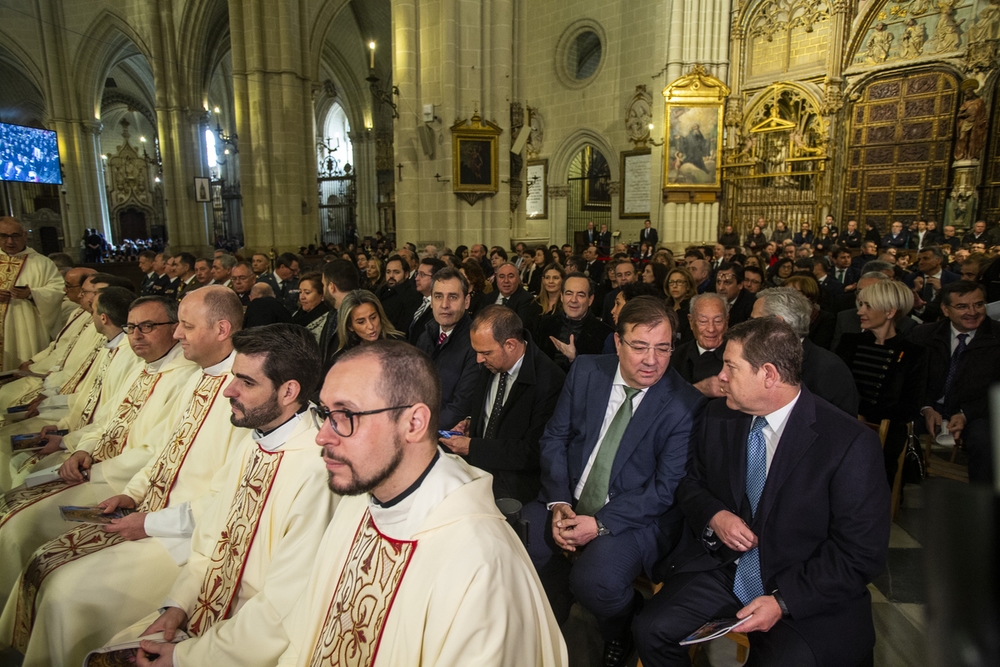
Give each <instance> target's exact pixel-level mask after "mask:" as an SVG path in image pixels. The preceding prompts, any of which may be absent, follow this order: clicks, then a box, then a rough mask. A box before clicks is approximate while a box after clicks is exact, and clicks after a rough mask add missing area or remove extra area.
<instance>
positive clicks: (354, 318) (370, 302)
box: [333, 289, 403, 363]
mask: <svg viewBox="0 0 1000 667" xmlns="http://www.w3.org/2000/svg"><path fill="white" fill-rule="evenodd" d="M402 337H403V334H402V333H400V332H399V331H396V329H395V327H393V326H392V322H390V321H389V319H388V318H387V317H386V316H385V311H384V310H383V309H382V303H381V302H380V301H379V300H378V297H376V296H375V295H374V294H372V293H371V292H369V291H368V290H363V289H356V290H354V291H352V292H349V293H348V294H347V296H345V297H344V300H343V301H341V302H340V308H339V309H338V310H337V341H338V342H337V352H336V353H335V354H334V355H333V363H337V358H338V357H340V356H341V355H342V354H343V353H344V352H346V351H347V350H350V349H351V348H352V347H357V346H358V345H367V344H369V343H374V342H375V341H377V340H382V339H385V338H402Z"/></svg>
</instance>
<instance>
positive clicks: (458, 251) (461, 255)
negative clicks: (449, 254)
mask: <svg viewBox="0 0 1000 667" xmlns="http://www.w3.org/2000/svg"><path fill="white" fill-rule="evenodd" d="M455 257H458V259H459V260H460V261H463V262H464V261H465V260H467V259H469V246H465V245H460V246H458V247H457V248H455Z"/></svg>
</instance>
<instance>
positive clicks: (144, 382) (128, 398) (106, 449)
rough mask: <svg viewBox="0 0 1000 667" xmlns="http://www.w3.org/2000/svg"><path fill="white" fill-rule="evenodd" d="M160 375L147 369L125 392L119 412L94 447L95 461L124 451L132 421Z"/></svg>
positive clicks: (106, 458) (151, 392)
mask: <svg viewBox="0 0 1000 667" xmlns="http://www.w3.org/2000/svg"><path fill="white" fill-rule="evenodd" d="M160 376H161V374H160V373H147V372H146V371H143V372H141V373H139V377H137V378H136V379H135V382H133V383H132V386H131V387H129V390H128V393H127V394H125V398H124V399H123V400H122V402H121V404H120V405H119V406H118V412H117V413H115V416H114V418H113V419H112V420H111V423H109V424H108V428H107V429H106V430H105V431H104V435H102V436H101V440H100V442H98V443H97V447H95V448H94V454H93V458H94V461H95V462H97V461H107V460H108V459H111V458H114V457H116V456H118V455H119V454H121V453H122V449H123V448H124V447H125V441H126V440H127V439H128V434H129V431H130V430H131V429H132V422H134V421H135V418H136V417H138V416H139V411H140V410H142V406H143V405H145V404H146V401H147V400H148V399H149V397H150V396H151V395H152V394H153V388H154V387H155V386H156V383H157V382H159V380H160Z"/></svg>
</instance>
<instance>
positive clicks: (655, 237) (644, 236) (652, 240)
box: [639, 220, 660, 250]
mask: <svg viewBox="0 0 1000 667" xmlns="http://www.w3.org/2000/svg"><path fill="white" fill-rule="evenodd" d="M642 224H643V227H642V230H640V231H639V242H640V243H648V244H649V247H650V248H652V249H654V250H655V249H656V244H657V243H658V242H659V240H660V235H659V234H658V233H657V232H656V230H655V229H653V223H652V222H650V221H649V220H647V221H646V222H644V223H642Z"/></svg>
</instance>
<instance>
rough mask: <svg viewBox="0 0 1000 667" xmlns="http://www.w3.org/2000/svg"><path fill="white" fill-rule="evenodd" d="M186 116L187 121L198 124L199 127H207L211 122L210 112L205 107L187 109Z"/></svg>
mask: <svg viewBox="0 0 1000 667" xmlns="http://www.w3.org/2000/svg"><path fill="white" fill-rule="evenodd" d="M186 116H187V122H189V123H191V124H192V125H198V126H200V127H203V128H207V127H210V126H211V124H212V114H211V113H209V111H208V110H207V109H195V110H192V111H188V112H187V114H186Z"/></svg>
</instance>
